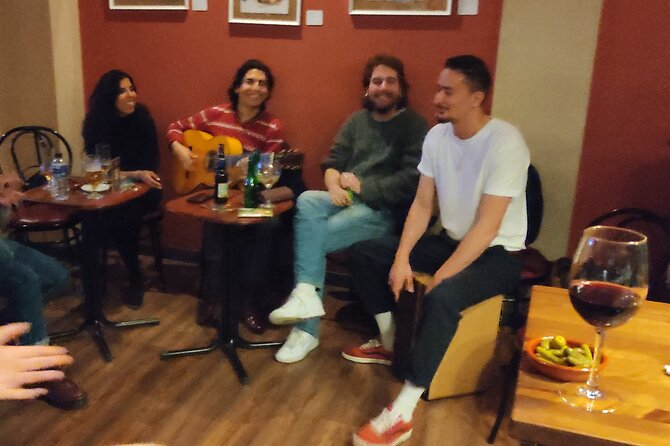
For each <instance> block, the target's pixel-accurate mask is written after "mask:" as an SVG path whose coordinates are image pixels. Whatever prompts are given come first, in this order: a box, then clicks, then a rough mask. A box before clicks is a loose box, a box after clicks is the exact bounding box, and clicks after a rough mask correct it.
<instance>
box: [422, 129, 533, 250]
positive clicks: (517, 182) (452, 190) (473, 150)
mask: <svg viewBox="0 0 670 446" xmlns="http://www.w3.org/2000/svg"><path fill="white" fill-rule="evenodd" d="M529 163H530V155H529V152H528V147H527V146H526V142H525V141H524V139H523V136H522V135H521V133H520V132H519V131H518V130H517V129H516V127H514V126H513V125H511V124H509V123H507V122H505V121H501V120H499V119H495V118H493V119H491V120H490V121H489V122H488V123H486V125H485V126H484V127H482V129H481V130H479V132H477V134H475V135H474V136H472V137H471V138H469V139H460V138H458V137H457V136H456V135H454V130H453V126H452V124H450V123H447V124H438V125H436V126H435V127H433V128H432V129H431V130H430V131H429V132H428V135H426V139H425V140H424V143H423V154H422V157H421V162H420V163H419V166H418V169H419V172H421V174H423V175H425V176H428V177H431V178H433V179H434V181H435V188H436V190H437V198H438V203H439V205H440V219H441V220H442V226H443V227H444V228H445V229H446V231H447V234H448V235H449V236H450V237H452V238H453V239H455V240H461V239H462V238H463V237H464V236H465V234H466V233H467V232H468V231H469V230H470V228H471V227H472V225H473V223H474V220H475V214H476V212H477V208H478V206H479V201H480V199H481V196H482V194H487V195H495V196H502V197H511V198H512V200H511V202H510V204H509V206H508V207H507V211H506V212H505V216H504V218H503V221H502V224H501V225H500V230H499V231H498V235H497V236H496V238H495V239H493V241H492V242H491V244H490V246H495V245H502V246H503V247H504V248H505V249H506V250H508V251H517V250H519V249H523V248H524V247H525V239H526V230H527V216H526V194H525V191H526V178H527V175H528V165H529Z"/></svg>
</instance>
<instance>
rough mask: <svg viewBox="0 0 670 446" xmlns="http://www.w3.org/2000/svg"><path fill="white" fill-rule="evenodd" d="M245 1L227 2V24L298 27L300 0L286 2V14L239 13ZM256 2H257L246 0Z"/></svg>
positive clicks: (229, 0) (232, 0)
mask: <svg viewBox="0 0 670 446" xmlns="http://www.w3.org/2000/svg"><path fill="white" fill-rule="evenodd" d="M242 1H247V0H228V22H229V23H250V24H257V25H290V26H300V17H301V15H302V0H282V1H288V4H289V11H288V14H262V13H244V12H242V11H241V2H242ZM248 1H257V0H248Z"/></svg>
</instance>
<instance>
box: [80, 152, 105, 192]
mask: <svg viewBox="0 0 670 446" xmlns="http://www.w3.org/2000/svg"><path fill="white" fill-rule="evenodd" d="M82 160H83V164H84V178H85V180H86V184H88V185H89V186H90V188H91V193H90V194H88V198H89V199H91V200H99V199H101V198H102V195H100V194H99V193H98V188H99V186H100V182H101V181H102V162H101V161H100V157H99V156H97V155H83V159H82Z"/></svg>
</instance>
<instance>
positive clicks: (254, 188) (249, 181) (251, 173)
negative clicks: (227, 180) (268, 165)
mask: <svg viewBox="0 0 670 446" xmlns="http://www.w3.org/2000/svg"><path fill="white" fill-rule="evenodd" d="M259 159H260V152H259V151H258V150H254V151H253V152H252V154H251V156H249V164H248V167H247V177H246V178H245V180H244V207H245V208H254V207H256V205H257V204H258V190H259V187H260V184H261V183H260V181H259V180H258V175H257V169H258V160H259Z"/></svg>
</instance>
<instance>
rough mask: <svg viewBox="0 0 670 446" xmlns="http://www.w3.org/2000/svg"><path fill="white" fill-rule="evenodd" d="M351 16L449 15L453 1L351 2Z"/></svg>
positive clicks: (391, 0)
mask: <svg viewBox="0 0 670 446" xmlns="http://www.w3.org/2000/svg"><path fill="white" fill-rule="evenodd" d="M349 14H351V15H449V14H451V0H349Z"/></svg>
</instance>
